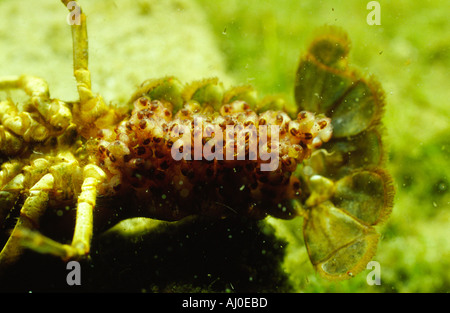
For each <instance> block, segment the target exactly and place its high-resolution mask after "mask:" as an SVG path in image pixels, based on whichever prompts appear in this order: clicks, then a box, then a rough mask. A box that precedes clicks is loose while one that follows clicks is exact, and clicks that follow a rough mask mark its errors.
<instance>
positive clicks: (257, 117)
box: [0, 0, 393, 279]
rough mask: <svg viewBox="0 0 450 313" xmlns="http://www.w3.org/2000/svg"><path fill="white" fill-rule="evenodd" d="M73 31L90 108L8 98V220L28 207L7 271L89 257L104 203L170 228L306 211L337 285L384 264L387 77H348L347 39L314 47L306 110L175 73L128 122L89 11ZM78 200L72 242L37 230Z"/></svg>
mask: <svg viewBox="0 0 450 313" xmlns="http://www.w3.org/2000/svg"><path fill="white" fill-rule="evenodd" d="M62 2H63V3H64V4H65V5H66V6H67V5H68V2H69V1H68V0H63V1H62ZM71 28H72V37H73V49H74V50H73V59H74V75H75V78H76V81H77V87H78V93H79V101H77V102H73V103H68V102H64V101H61V100H58V99H52V98H50V94H49V91H48V86H47V84H46V83H45V81H44V80H42V79H40V78H37V77H31V76H27V75H22V76H14V77H4V78H0V89H5V90H8V89H22V90H23V91H24V92H25V93H26V94H27V95H28V96H29V100H28V101H27V102H26V103H20V104H16V103H14V102H13V100H11V99H5V100H1V101H0V155H1V156H2V160H3V163H2V166H1V169H0V222H3V221H4V220H5V219H6V217H7V216H8V215H9V214H10V212H12V211H14V210H20V216H19V218H18V221H17V223H16V225H15V227H14V229H13V230H12V233H11V236H10V237H9V240H8V241H7V242H6V244H5V246H4V247H3V249H2V251H1V253H0V266H5V264H7V263H9V262H13V261H15V260H16V259H17V257H18V256H19V255H20V253H21V251H22V249H23V247H28V248H31V249H34V250H36V251H37V252H40V253H51V254H54V255H57V256H59V257H61V258H63V259H73V258H80V257H84V256H86V255H87V254H89V251H90V243H91V239H92V236H93V230H92V228H93V226H92V225H93V218H94V214H93V212H94V207H95V206H96V200H97V197H98V196H102V197H106V198H107V197H122V198H125V197H126V198H127V199H130V201H134V202H135V205H136V206H139V207H140V209H139V210H138V211H139V213H140V214H142V215H144V216H147V217H151V218H155V219H162V220H169V221H177V220H180V219H182V218H184V217H186V216H190V215H209V216H213V217H217V218H223V217H227V216H229V215H232V214H233V215H235V214H240V215H243V216H247V217H250V218H255V219H262V218H265V217H266V216H268V215H272V216H275V217H278V218H282V219H291V218H295V217H298V216H302V217H304V237H305V243H306V247H307V249H308V253H309V255H310V259H311V261H312V263H313V265H314V266H315V268H316V269H317V271H318V272H319V273H320V274H321V275H323V276H325V277H327V278H330V279H344V278H347V277H351V276H353V275H354V274H356V273H357V272H358V271H360V270H361V269H363V268H364V266H365V264H366V263H367V262H368V261H369V260H370V259H371V258H372V256H373V254H374V253H375V249H376V244H377V240H378V237H379V235H378V233H377V232H376V231H375V229H374V228H373V226H374V225H376V224H378V223H379V222H380V221H382V220H384V219H385V218H386V217H387V216H388V215H389V213H390V210H391V208H392V195H393V188H392V184H391V179H390V176H389V174H388V173H387V172H386V171H385V170H384V169H383V150H382V139H381V133H380V125H381V122H380V120H381V117H382V109H383V106H384V99H383V93H382V91H381V88H380V86H379V85H378V84H377V83H376V82H375V81H374V80H373V79H369V80H367V79H365V78H363V77H362V76H361V75H360V74H358V73H357V72H356V71H354V70H349V69H348V65H347V56H348V47H349V41H348V39H347V36H346V34H345V33H344V32H342V31H341V30H339V29H337V28H335V27H327V28H324V29H323V30H322V32H321V33H320V34H319V35H318V36H317V37H316V39H314V40H313V42H312V43H311V45H310V47H309V49H308V52H307V53H306V56H305V57H304V58H302V59H301V61H300V65H299V67H298V71H297V81H296V86H295V95H296V105H294V106H289V105H287V104H286V105H285V104H284V103H283V102H282V101H280V100H279V99H277V98H270V97H269V98H265V99H262V100H259V99H258V98H257V97H256V93H255V91H254V90H253V89H252V88H251V87H249V86H244V87H234V88H231V89H229V90H225V89H224V87H223V85H222V84H221V83H220V82H219V81H218V80H217V79H205V80H203V81H199V82H194V83H192V84H188V85H186V86H185V85H183V84H182V83H180V82H179V81H178V80H177V79H176V78H174V77H165V78H162V79H151V80H148V81H145V82H144V83H143V84H142V85H141V87H140V88H139V89H138V90H137V91H136V92H135V94H134V95H132V97H131V99H130V101H129V107H130V112H127V113H124V112H119V111H117V110H115V109H114V108H113V107H111V106H109V105H106V104H105V103H104V101H103V100H102V98H101V96H99V95H95V94H93V92H92V91H91V83H90V73H89V70H88V60H87V56H88V52H87V50H88V49H87V31H86V16H85V15H84V13H83V12H82V11H81V10H80V25H76V24H74V25H72V26H71ZM255 147H257V148H255ZM272 162H273V163H272ZM268 163H272V165H274V166H273V167H272V168H271V169H270V170H265V166H266V165H268ZM75 202H76V212H77V216H76V224H75V230H74V236H73V241H72V243H71V244H60V243H58V242H56V241H53V240H52V239H50V238H48V237H45V236H43V235H42V234H40V233H39V232H38V231H37V229H38V228H39V218H40V217H41V216H42V215H43V213H44V211H45V210H46V209H47V208H58V207H62V206H65V205H74V204H75Z"/></svg>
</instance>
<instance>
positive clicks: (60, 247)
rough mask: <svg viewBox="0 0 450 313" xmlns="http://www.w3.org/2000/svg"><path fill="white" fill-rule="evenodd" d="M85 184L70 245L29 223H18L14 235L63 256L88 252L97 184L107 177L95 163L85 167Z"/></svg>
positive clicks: (25, 241)
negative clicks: (20, 225) (18, 225)
mask: <svg viewBox="0 0 450 313" xmlns="http://www.w3.org/2000/svg"><path fill="white" fill-rule="evenodd" d="M83 177H84V181H83V185H82V187H81V193H80V195H79V197H78V204H77V217H76V224H75V232H74V236H73V240H72V243H71V245H66V244H61V243H58V242H56V241H54V240H52V239H50V238H47V237H45V236H44V235H42V234H40V233H39V232H37V231H33V230H31V228H29V227H16V228H18V230H17V231H16V232H15V233H14V232H13V236H14V237H15V240H19V241H20V244H21V245H23V246H26V247H28V248H30V249H33V250H35V251H37V252H40V253H49V254H53V255H56V256H59V257H61V258H62V259H65V260H67V259H72V258H80V257H83V256H85V255H86V254H88V253H89V250H90V242H91V238H92V229H93V209H94V207H95V202H96V197H97V186H98V184H99V183H100V182H102V181H103V180H104V178H105V173H104V172H103V171H102V170H101V169H100V168H99V167H97V166H95V165H91V164H89V165H87V166H85V167H84V170H83Z"/></svg>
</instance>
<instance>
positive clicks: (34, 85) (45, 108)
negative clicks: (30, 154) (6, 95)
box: [0, 75, 72, 131]
mask: <svg viewBox="0 0 450 313" xmlns="http://www.w3.org/2000/svg"><path fill="white" fill-rule="evenodd" d="M0 89H5V90H8V89H22V90H23V91H24V92H25V93H26V94H27V95H28V96H30V98H31V104H32V106H33V107H34V108H35V109H36V110H37V111H38V112H39V114H40V115H41V116H42V117H43V118H44V120H45V121H46V122H47V123H49V124H50V125H51V127H52V128H53V129H54V130H55V131H61V130H64V129H66V128H67V127H68V126H69V125H70V123H71V121H72V113H71V112H70V109H69V108H68V107H67V106H66V104H65V103H64V102H62V101H60V100H57V99H50V94H49V90H48V84H47V82H46V81H45V80H43V79H42V78H39V77H35V76H30V75H21V76H9V77H3V78H0ZM8 102H10V101H8ZM3 112H6V111H3ZM22 113H24V112H22ZM22 113H20V114H22ZM2 124H4V123H2ZM4 125H5V124H4ZM5 126H6V125H5Z"/></svg>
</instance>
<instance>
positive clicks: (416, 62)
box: [0, 0, 450, 292]
mask: <svg viewBox="0 0 450 313" xmlns="http://www.w3.org/2000/svg"><path fill="white" fill-rule="evenodd" d="M79 2H80V4H81V5H82V7H83V9H84V11H85V12H86V14H87V16H88V32H89V40H90V41H89V45H90V46H89V47H90V70H91V74H92V82H93V89H94V91H96V92H99V93H101V94H102V95H103V97H104V98H105V99H106V100H107V101H108V102H112V103H113V104H114V105H123V103H125V102H126V101H127V100H128V98H129V96H130V95H131V94H132V93H133V90H134V89H135V88H136V86H138V85H139V84H140V83H141V82H142V81H143V80H145V79H147V78H152V77H162V76H165V75H174V76H177V77H178V78H179V79H180V80H181V81H184V82H189V81H191V80H195V79H201V78H205V77H212V76H218V77H219V78H220V79H221V80H222V81H223V82H224V83H225V85H226V86H231V85H235V84H236V85H239V84H249V83H250V84H252V85H253V86H255V88H256V89H257V90H258V92H259V95H260V96H261V97H262V96H264V95H268V94H282V95H284V96H285V97H286V98H287V99H289V100H290V101H294V100H293V99H294V98H293V85H294V75H295V71H296V67H297V65H298V61H299V57H300V56H301V55H302V53H303V52H304V51H305V50H306V48H307V45H308V43H309V41H310V40H311V39H312V38H313V36H314V30H315V29H316V28H317V27H320V26H322V25H324V24H328V25H338V26H341V27H342V28H343V29H345V30H346V31H347V32H348V35H349V37H350V39H351V42H352V49H351V52H350V58H349V61H350V65H351V66H354V67H356V68H358V69H359V70H360V71H361V72H362V73H365V74H367V75H371V74H373V75H375V76H376V77H377V79H378V80H379V81H380V82H381V84H382V86H383V88H384V90H385V93H386V103H387V106H386V113H385V117H384V120H383V121H384V125H385V129H386V132H385V144H386V146H387V148H388V155H387V167H388V168H389V170H390V172H391V173H392V175H393V178H394V184H395V187H396V191H397V193H396V197H395V206H394V209H393V212H392V214H391V217H390V219H389V220H388V221H387V222H386V223H384V224H383V225H381V227H378V230H379V231H380V232H381V234H382V237H381V240H380V242H379V245H378V250H377V254H376V255H375V257H374V260H376V261H377V262H379V263H380V266H381V285H373V286H371V285H368V284H367V282H366V275H367V274H368V273H369V270H367V271H363V272H362V273H361V274H359V275H358V276H357V277H355V278H353V279H351V280H348V281H344V282H328V281H325V280H323V279H321V278H320V277H318V276H317V274H316V273H315V272H314V270H313V268H312V266H311V264H310V262H309V259H308V255H307V253H306V249H305V248H304V245H303V238H302V231H301V229H302V223H301V220H298V219H297V220H293V221H289V222H286V221H281V222H280V221H275V220H273V219H270V220H268V222H269V224H271V225H273V227H274V229H275V233H276V234H277V236H278V237H279V238H282V239H283V240H285V241H286V242H287V245H283V249H284V252H285V257H284V261H283V263H282V265H281V268H282V272H283V275H286V277H287V278H288V280H289V284H290V286H291V287H292V290H294V291H300V292H448V291H450V271H449V268H450V240H449V238H450V227H449V226H450V223H449V222H450V210H449V209H450V194H449V188H450V186H449V183H450V162H449V152H450V126H449V117H450V105H449V99H450V88H448V86H447V85H448V78H449V76H448V70H449V68H450V20H449V19H448V14H447V13H448V9H449V8H450V4H449V2H448V1H439V2H438V1H420V2H419V1H378V3H379V4H380V22H381V25H368V23H367V15H368V14H369V13H370V12H371V10H368V9H367V8H366V6H367V3H368V2H369V1H361V0H351V1H345V3H344V2H343V1H332V0H329V1H325V0H324V1H298V0H296V1H294V0H277V1H272V0H270V1H269V0H247V1H238V0H226V1H209V0H170V1H162V0H137V1H133V2H131V1H125V0H114V1H95V2H94V1H83V0H80V1H79ZM67 13H68V11H67V10H66V9H65V8H64V7H63V5H62V4H61V3H59V1H57V0H42V1H33V2H31V1H30V2H22V1H21V2H19V1H14V0H0V17H1V18H0V62H1V66H0V76H5V75H18V74H22V73H26V74H31V75H37V76H40V77H42V78H44V79H46V80H47V81H48V82H49V85H50V91H51V95H52V97H55V98H60V99H64V100H76V99H77V93H76V86H75V81H74V79H73V75H72V40H71V35H70V28H69V26H68V25H67V21H66V16H67ZM1 96H3V95H1Z"/></svg>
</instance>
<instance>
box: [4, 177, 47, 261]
mask: <svg viewBox="0 0 450 313" xmlns="http://www.w3.org/2000/svg"><path fill="white" fill-rule="evenodd" d="M16 177H17V176H16ZM52 188H53V176H52V175H51V174H46V175H44V176H43V177H42V178H41V179H40V180H39V181H38V182H37V183H36V184H34V185H33V187H31V188H30V195H29V196H28V198H27V199H26V200H25V203H24V204H23V207H22V209H21V210H20V217H19V220H18V221H17V223H16V226H15V227H14V229H13V231H12V234H11V237H9V239H8V241H7V242H6V244H5V246H4V247H3V249H2V251H1V252H0V264H9V263H12V262H14V261H15V260H16V259H17V258H18V257H19V256H20V254H21V253H22V250H23V247H22V245H21V242H20V237H19V236H18V234H19V233H20V229H22V228H26V229H30V228H35V227H36V226H37V225H39V217H40V216H41V215H42V214H43V213H44V211H45V209H46V208H47V201H48V192H49V190H51V189H52Z"/></svg>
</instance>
